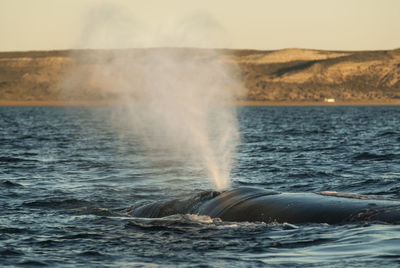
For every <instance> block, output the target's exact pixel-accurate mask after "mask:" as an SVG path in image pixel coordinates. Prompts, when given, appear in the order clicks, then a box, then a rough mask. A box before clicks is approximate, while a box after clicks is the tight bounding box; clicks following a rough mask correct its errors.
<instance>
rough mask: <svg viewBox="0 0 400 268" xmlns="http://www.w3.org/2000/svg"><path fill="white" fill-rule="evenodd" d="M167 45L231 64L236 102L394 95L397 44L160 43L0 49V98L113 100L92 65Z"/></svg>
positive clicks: (398, 92)
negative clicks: (355, 47)
mask: <svg viewBox="0 0 400 268" xmlns="http://www.w3.org/2000/svg"><path fill="white" fill-rule="evenodd" d="M168 49H169V50H170V51H171V53H179V54H180V55H181V56H182V57H185V58H186V59H187V57H192V58H193V60H194V61H196V60H214V61H218V62H220V63H221V62H222V63H223V64H226V65H227V66H228V67H232V68H231V69H232V70H233V72H234V74H235V76H236V77H237V78H238V79H240V80H241V81H242V83H243V85H244V87H245V88H246V92H247V94H246V96H241V97H240V101H259V102H285V101H288V102H322V101H324V99H326V98H334V99H335V100H337V101H342V102H346V101H349V102H351V101H372V102H374V101H376V102H379V101H383V102H385V101H386V102H387V101H396V100H400V49H396V50H389V51H360V52H359V51H356V52H354V51H321V50H305V49H285V50H276V51H258V50H228V49H223V50H217V51H216V53H215V52H214V51H211V50H204V49H173V48H164V49H163V48H159V49H132V50H76V51H43V52H41V51H35V52H3V53H0V101H3V102H4V101H27V102H29V101H60V100H71V101H75V100H85V101H110V100H111V101H112V100H113V98H115V97H116V96H115V92H114V91H113V90H112V89H110V88H109V87H110V83H108V84H107V87H108V88H107V89H106V88H105V87H106V86H105V83H104V81H103V79H102V72H98V70H99V69H102V70H104V67H106V66H107V65H108V64H110V62H112V61H115V60H119V59H125V60H131V61H134V62H135V64H140V58H141V55H143V54H144V53H153V52H154V51H157V50H159V51H160V50H168ZM211 58H212V59H211ZM71 74H73V75H72V76H71ZM132 75H134V74H132ZM115 79H118V74H115ZM155 79H156V78H155ZM115 85H116V86H117V84H115Z"/></svg>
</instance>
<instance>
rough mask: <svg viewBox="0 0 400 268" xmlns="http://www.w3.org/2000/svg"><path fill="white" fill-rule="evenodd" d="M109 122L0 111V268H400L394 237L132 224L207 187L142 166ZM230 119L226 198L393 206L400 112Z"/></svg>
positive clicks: (84, 112) (327, 230) (174, 169)
mask: <svg viewBox="0 0 400 268" xmlns="http://www.w3.org/2000/svg"><path fill="white" fill-rule="evenodd" d="M110 109H111V108H95V107H92V108H83V107H70V108H61V107H0V153H1V154H0V207H1V214H0V215H1V217H0V266H2V267H8V266H10V267H13V266H28V267H30V266H49V267H55V266H60V267H136V266H138V267H140V266H147V265H149V266H150V265H160V266H165V265H166V266H168V265H169V266H175V265H179V266H194V267H195V266H204V267H206V266H212V267H214V266H222V267H234V266H239V267H240V266H268V267H274V266H287V267H296V266H298V267H304V266H315V267H320V266H324V267H348V266H358V267H377V266H378V265H379V266H383V267H386V266H387V267H396V266H398V265H400V226H399V225H390V224H380V223H352V224H344V225H327V224H304V225H297V226H295V225H291V224H277V223H276V224H265V223H260V222H258V223H235V222H223V221H220V220H219V219H211V218H209V217H206V216H195V215H173V216H169V217H165V218H157V219H147V218H135V217H133V216H132V210H133V209H134V208H136V207H138V206H140V205H143V204H147V203H151V202H155V201H158V200H170V199H173V198H183V197H185V198H188V197H190V196H195V195H196V194H198V193H200V192H201V191H204V190H210V189H211V186H210V185H209V184H208V180H207V179H205V178H202V177H201V176H200V175H199V173H198V172H197V171H196V170H195V169H193V168H192V167H190V166H185V165H184V164H182V163H183V162H182V161H180V160H179V159H173V158H171V157H170V156H168V154H163V153H162V152H160V153H158V154H151V157H150V156H149V155H148V154H145V153H144V152H143V149H142V147H141V146H140V144H139V142H138V141H137V140H136V139H135V138H134V137H133V136H132V135H131V133H130V128H129V127H124V125H118V126H116V125H113V123H112V122H110V120H109V116H108V115H109V114H110V113H111V111H110ZM238 116H239V121H240V133H241V144H240V145H239V146H238V148H237V150H238V152H237V154H236V160H235V161H236V162H235V166H234V168H233V172H232V187H240V186H253V187H258V188H265V189H272V190H277V191H282V192H319V191H338V192H355V193H359V194H367V195H376V196H379V197H384V198H394V199H400V107H242V108H240V109H239V114H238ZM160 133H162V131H161V130H160ZM166 142H167V141H166Z"/></svg>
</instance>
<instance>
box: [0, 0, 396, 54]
mask: <svg viewBox="0 0 400 268" xmlns="http://www.w3.org/2000/svg"><path fill="white" fill-rule="evenodd" d="M0 38H1V39H0V40H1V42H0V51H10V50H49V49H69V48H124V47H149V46H195V47H229V48H254V49H280V48H293V47H297V48H315V49H330V50H366V49H371V50H375V49H393V48H399V47H400V0H332V1H330V0H274V1H272V0H112V1H111V0H110V1H103V0H0Z"/></svg>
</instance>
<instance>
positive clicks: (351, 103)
mask: <svg viewBox="0 0 400 268" xmlns="http://www.w3.org/2000/svg"><path fill="white" fill-rule="evenodd" d="M118 105H122V104H121V103H119V102H116V101H36V100H30V101H11V100H0V106H3V107H4V106H58V107H63V106H65V107H74V106H87V107H91V106H118ZM233 105H235V106H399V105H400V100H390V101H388V100H387V101H381V100H380V101H371V100H369V101H337V102H333V103H331V102H324V101H239V102H234V103H233Z"/></svg>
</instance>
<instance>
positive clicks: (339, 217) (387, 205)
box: [133, 187, 400, 224]
mask: <svg viewBox="0 0 400 268" xmlns="http://www.w3.org/2000/svg"><path fill="white" fill-rule="evenodd" d="M133 214H134V216H137V217H148V218H156V217H165V216H169V215H173V214H196V215H205V216H209V217H211V218H219V219H221V220H222V221H231V222H265V223H275V222H276V223H291V224H306V223H326V224H345V223H352V222H382V223H389V224H400V200H393V199H382V198H376V197H370V196H362V195H356V194H340V193H336V192H321V193H297V192H295V193H285V192H277V191H271V190H266V189H260V188H253V187H240V188H236V189H231V190H227V191H224V192H221V193H220V192H214V191H209V192H204V193H201V194H200V195H197V196H196V197H192V198H189V199H186V200H178V199H175V200H170V201H168V202H161V201H160V202H155V203H152V204H148V205H145V206H142V207H139V208H137V209H136V210H135V211H134V213H133Z"/></svg>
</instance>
